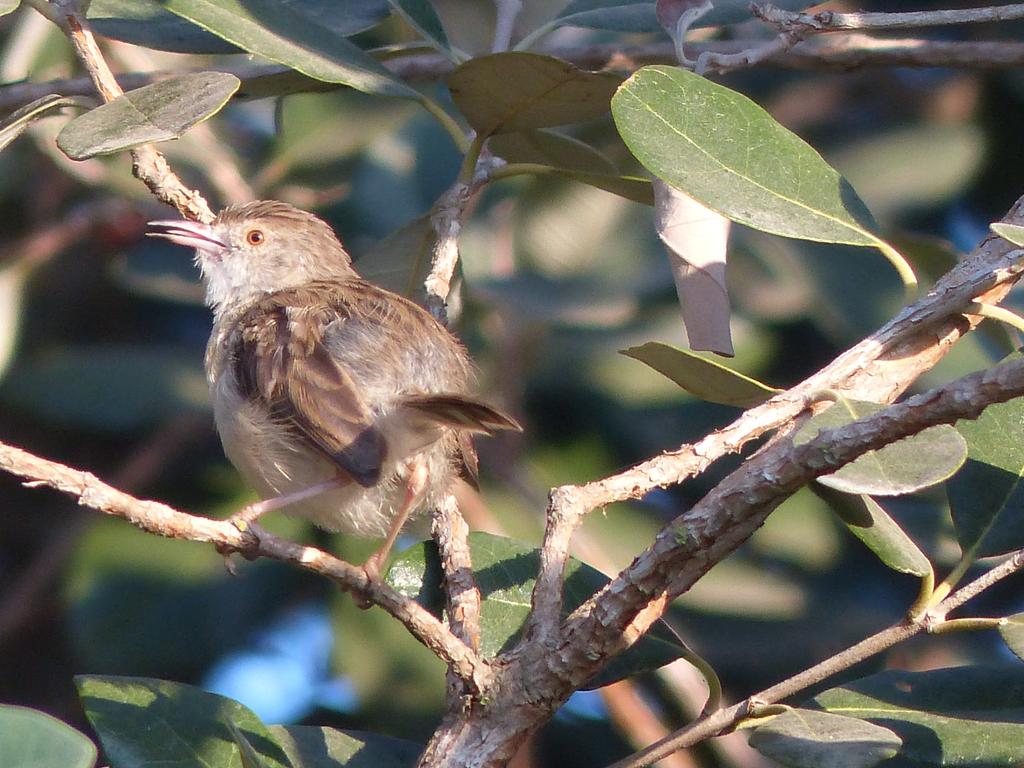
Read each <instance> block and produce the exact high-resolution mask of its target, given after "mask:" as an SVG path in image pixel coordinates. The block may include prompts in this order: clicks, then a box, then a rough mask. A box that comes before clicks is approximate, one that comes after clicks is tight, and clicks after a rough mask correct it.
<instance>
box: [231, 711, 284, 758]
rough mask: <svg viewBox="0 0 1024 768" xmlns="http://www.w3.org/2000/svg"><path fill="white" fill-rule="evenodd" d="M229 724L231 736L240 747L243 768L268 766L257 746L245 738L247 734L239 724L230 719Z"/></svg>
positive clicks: (239, 753)
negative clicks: (241, 729)
mask: <svg viewBox="0 0 1024 768" xmlns="http://www.w3.org/2000/svg"><path fill="white" fill-rule="evenodd" d="M227 726H228V730H229V731H230V732H231V738H232V739H234V740H235V746H236V747H238V756H239V758H240V759H241V761H242V768H267V765H266V763H264V762H263V759H262V758H261V757H260V755H259V753H258V752H257V751H256V749H255V747H253V745H252V744H250V743H249V740H248V739H247V738H245V734H244V733H242V732H241V731H240V730H239V728H238V726H237V725H235V724H234V723H232V722H231V721H230V720H228V721H227ZM282 759H284V758H282Z"/></svg>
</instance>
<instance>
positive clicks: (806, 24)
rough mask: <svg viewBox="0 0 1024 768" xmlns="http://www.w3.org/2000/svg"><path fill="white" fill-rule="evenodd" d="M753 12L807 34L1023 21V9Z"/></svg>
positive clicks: (768, 7) (756, 8) (766, 8)
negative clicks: (900, 11) (899, 11)
mask: <svg viewBox="0 0 1024 768" xmlns="http://www.w3.org/2000/svg"><path fill="white" fill-rule="evenodd" d="M750 12H751V13H753V14H754V15H755V16H756V17H757V18H759V19H761V20H762V21H765V22H767V23H769V24H771V25H773V26H776V27H778V28H779V29H787V30H788V29H801V30H804V31H807V32H843V31H852V30H865V29H908V28H911V29H912V28H915V27H941V26H948V25H952V24H979V23H987V22H998V21H1013V20H1015V19H1024V5H996V6H989V7H987V8H962V9H950V10H937V11H911V12H909V13H883V12H875V13H870V12H869V13H839V12H837V11H821V12H819V13H798V12H795V11H787V10H784V9H782V8H779V7H777V6H774V5H772V4H771V3H764V4H760V3H752V4H751V6H750Z"/></svg>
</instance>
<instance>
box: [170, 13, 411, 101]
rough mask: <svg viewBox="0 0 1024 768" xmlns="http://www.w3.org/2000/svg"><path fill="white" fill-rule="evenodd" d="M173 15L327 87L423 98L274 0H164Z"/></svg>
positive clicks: (350, 46) (352, 47)
mask: <svg viewBox="0 0 1024 768" xmlns="http://www.w3.org/2000/svg"><path fill="white" fill-rule="evenodd" d="M162 2H163V5H164V7H165V8H167V9H168V10H169V11H172V12H174V13H176V14H178V15H179V16H183V17H185V18H186V19H189V20H190V21H192V22H194V23H195V24H198V25H199V26H200V27H202V28H203V29H206V30H209V31H210V32H213V33H214V34H215V35H217V36H218V37H222V38H224V39H225V40H227V41H228V42H230V43H233V44H234V45H237V46H238V47H239V48H241V49H243V50H245V51H249V52H250V53H255V54H258V55H259V56H263V57H264V58H267V59H270V60H271V61H276V62H278V63H279V64H284V65H285V66H288V67H291V68H292V69H294V70H297V71H298V72H301V73H302V74H304V75H308V76H309V77H312V78H315V79H316V80H323V81H324V82H328V83H342V84H344V85H347V86H349V87H351V88H355V89H356V90H357V91H363V92H364V93H375V94H377V95H379V96H395V97H399V98H407V99H419V98H420V94H419V93H417V92H416V91H415V90H414V89H412V88H410V87H409V86H407V85H405V83H403V82H401V81H400V80H398V79H397V78H396V77H395V76H394V75H392V74H391V72H390V71H389V70H388V69H387V67H385V66H384V65H383V64H381V63H380V62H378V61H377V60H376V59H374V58H373V57H372V56H370V55H369V54H368V53H366V52H365V51H363V50H362V49H361V48H359V47H358V46H356V45H354V44H353V43H351V42H349V41H348V40H346V39H345V38H344V37H343V36H341V35H339V34H337V33H336V32H334V31H333V30H332V29H330V28H329V27H328V26H326V25H323V24H320V23H317V22H316V21H315V20H314V19H312V18H310V17H309V16H306V15H305V14H303V13H299V12H296V10H294V8H292V7H290V6H287V5H285V4H283V3H278V2H272V1H271V0H162Z"/></svg>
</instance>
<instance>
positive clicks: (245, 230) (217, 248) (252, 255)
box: [147, 201, 355, 313]
mask: <svg viewBox="0 0 1024 768" xmlns="http://www.w3.org/2000/svg"><path fill="white" fill-rule="evenodd" d="M149 226H150V228H151V229H150V231H149V232H148V233H147V234H149V235H150V236H152V237H163V238H166V239H167V240H170V241H171V242H173V243H177V244H179V245H184V246H187V247H189V248H194V249H195V252H196V264H197V265H198V266H199V269H200V270H201V272H202V275H203V282H204V283H205V284H206V301H207V303H208V304H210V305H211V306H212V307H213V308H214V310H215V311H216V312H218V313H220V312H223V311H224V310H225V309H227V308H230V307H232V306H238V305H239V304H246V303H248V302H249V301H252V300H254V299H257V298H259V297H260V296H263V295H265V294H267V293H271V292H273V291H277V290H280V289H282V288H293V287H295V286H299V285H304V284H305V283H308V282H310V281H312V280H338V279H345V278H350V277H354V276H355V272H354V271H353V269H352V260H351V259H350V258H349V255H348V253H347V252H346V251H345V249H344V247H343V246H342V245H341V242H340V241H339V240H338V238H337V236H336V235H335V234H334V231H333V230H332V229H331V228H330V226H329V225H328V224H327V223H326V222H324V221H323V220H322V219H319V218H317V217H316V216H314V215H313V214H311V213H307V212H306V211H302V210H299V209H298V208H295V207H294V206H291V205H288V204H287V203H280V202H276V201H256V202H252V203H244V204H242V205H233V206H230V207H228V208H225V209H224V210H223V211H221V212H220V213H219V214H217V218H216V219H214V220H213V222H211V223H210V224H201V223H198V222H192V221H151V222H149Z"/></svg>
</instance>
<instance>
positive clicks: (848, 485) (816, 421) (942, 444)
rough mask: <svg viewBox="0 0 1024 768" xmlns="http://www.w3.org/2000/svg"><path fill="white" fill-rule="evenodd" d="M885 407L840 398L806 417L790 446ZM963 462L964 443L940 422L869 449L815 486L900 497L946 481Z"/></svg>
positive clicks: (956, 434) (822, 478) (964, 455)
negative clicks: (875, 448) (813, 414)
mask: <svg viewBox="0 0 1024 768" xmlns="http://www.w3.org/2000/svg"><path fill="white" fill-rule="evenodd" d="M886 407H888V406H886V405H882V404H879V403H869V402H865V401H863V400H850V399H848V398H845V397H840V398H838V400H837V402H836V403H835V404H834V405H833V406H832V407H830V408H828V409H826V410H824V411H822V412H821V413H819V414H817V415H816V416H814V417H812V418H810V419H808V420H807V421H806V422H805V423H804V425H803V426H802V427H800V429H799V430H797V432H796V434H794V435H793V443H794V445H802V444H803V443H806V442H809V441H810V440H812V439H813V438H814V437H815V436H816V435H817V434H818V433H819V432H820V431H822V430H826V429H835V428H838V427H843V426H846V425H847V424H852V423H853V422H854V421H857V419H860V418H863V417H865V416H870V415H871V414H873V413H877V412H878V411H882V410H885V408H886ZM966 458H967V444H966V443H965V442H964V439H963V438H962V437H961V436H960V433H959V432H957V431H956V430H955V429H953V428H952V427H951V426H949V425H948V424H940V425H938V426H935V427H930V428H928V429H926V430H923V431H922V432H920V433H918V434H916V435H913V436H912V437H906V438H903V439H902V440H897V441H896V442H895V443H891V444H889V445H887V446H885V447H884V448H880V449H879V450H877V451H869V452H868V453H866V454H864V455H863V456H861V457H860V458H859V459H857V460H856V461H854V462H851V463H850V464H847V465H846V466H844V467H843V468H842V469H840V470H838V471H837V472H833V473H832V474H830V475H824V476H823V477H819V478H818V482H820V483H821V484H822V485H826V486H828V487H829V488H834V489H836V490H837V491H842V492H843V493H857V494H867V495H869V496H899V495H902V494H905V493H913V492H914V491H919V490H921V489H922V488H927V487H929V486H932V485H935V484H936V483H941V482H942V481H943V480H947V479H949V477H950V476H951V475H952V474H953V473H954V472H956V471H957V470H958V469H959V468H960V467H961V466H962V465H963V463H964V461H965V460H966Z"/></svg>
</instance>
